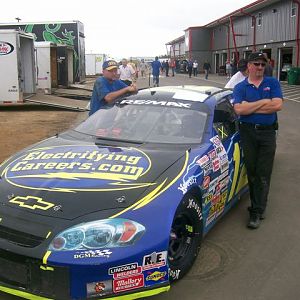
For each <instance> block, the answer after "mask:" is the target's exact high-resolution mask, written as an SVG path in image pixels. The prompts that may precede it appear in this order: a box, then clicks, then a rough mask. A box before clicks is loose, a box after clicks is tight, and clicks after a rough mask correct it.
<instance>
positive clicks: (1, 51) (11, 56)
mask: <svg viewBox="0 0 300 300" xmlns="http://www.w3.org/2000/svg"><path fill="white" fill-rule="evenodd" d="M0 70H1V73H2V75H3V76H1V80H0V104H17V103H23V102H24V99H25V98H26V97H27V96H29V95H32V94H34V93H35V92H36V69H35V59H34V36H33V35H32V34H29V33H24V32H22V31H18V30H13V29H1V30H0Z"/></svg>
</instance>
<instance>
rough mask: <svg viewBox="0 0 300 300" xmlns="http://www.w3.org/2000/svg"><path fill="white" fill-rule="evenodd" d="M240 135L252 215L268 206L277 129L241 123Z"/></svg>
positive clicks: (261, 211)
mask: <svg viewBox="0 0 300 300" xmlns="http://www.w3.org/2000/svg"><path fill="white" fill-rule="evenodd" d="M240 135H241V145H242V148H243V153H244V159H245V165H246V168H247V176H248V183H249V191H250V200H251V207H250V208H249V212H250V215H259V214H262V213H263V212H264V210H265V209H266V206H267V201H268V194H269V188H270V181H271V174H272V169H273V162H274V157H275V151H276V131H275V129H267V130H259V129H255V128H254V126H251V125H250V126H249V125H247V124H240Z"/></svg>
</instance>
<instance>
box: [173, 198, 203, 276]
mask: <svg viewBox="0 0 300 300" xmlns="http://www.w3.org/2000/svg"><path fill="white" fill-rule="evenodd" d="M202 232H203V222H202V208H201V203H200V202H199V201H198V200H197V199H196V197H194V196H192V195H186V196H185V197H184V198H183V200H182V201H181V203H180V204H179V206H178V208H177V210H176V213H175V216H174V219H173V223H172V228H171V232H170V240H169V249H168V264H169V280H170V282H173V281H176V280H179V279H181V278H182V277H183V276H184V275H185V274H186V273H187V272H188V271H189V270H190V268H191V267H192V265H193V263H194V261H195V259H196V258H197V255H198V253H199V250H200V246H201V241H202Z"/></svg>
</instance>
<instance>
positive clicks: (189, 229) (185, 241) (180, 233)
mask: <svg viewBox="0 0 300 300" xmlns="http://www.w3.org/2000/svg"><path fill="white" fill-rule="evenodd" d="M194 231H195V228H194V223H193V219H192V217H190V216H189V215H188V214H184V213H183V214H179V215H178V216H176V217H175V219H174V221H173V224H172V229H171V233H170V242H169V250H168V259H169V262H170V263H171V264H173V265H174V264H178V263H180V261H181V260H182V259H184V258H185V257H186V255H187V254H188V252H189V251H190V249H191V247H192V245H193V240H194V238H195V232H194Z"/></svg>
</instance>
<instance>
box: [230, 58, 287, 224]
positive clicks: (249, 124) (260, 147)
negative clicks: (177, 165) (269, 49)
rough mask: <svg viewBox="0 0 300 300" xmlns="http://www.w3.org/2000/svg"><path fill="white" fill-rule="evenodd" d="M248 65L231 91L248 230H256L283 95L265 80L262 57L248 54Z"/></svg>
mask: <svg viewBox="0 0 300 300" xmlns="http://www.w3.org/2000/svg"><path fill="white" fill-rule="evenodd" d="M248 61H249V62H248V73H249V74H248V78H246V79H245V80H243V81H242V82H240V83H238V84H237V85H236V86H235V87H234V90H233V99H234V102H233V105H234V110H235V112H236V113H237V114H238V115H239V116H240V118H239V121H240V137H241V146H242V149H243V153H244V160H245V166H246V169H247V177H248V184H249V191H250V200H251V206H250V207H249V208H248V210H249V213H250V218H249V222H248V224H247V226H248V228H250V229H256V228H258V227H259V226H260V222H261V220H263V219H264V218H265V211H266V206H267V201H268V194H269V188H270V181H271V174H272V168H273V162H274V157H275V151H276V130H277V129H278V121H277V112H278V111H280V110H281V109H282V91H281V87H280V84H279V81H278V80H277V79H275V78H274V77H265V76H264V69H265V66H266V63H267V59H266V58H265V56H264V55H263V53H261V52H254V53H251V54H250V55H249V58H248Z"/></svg>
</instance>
